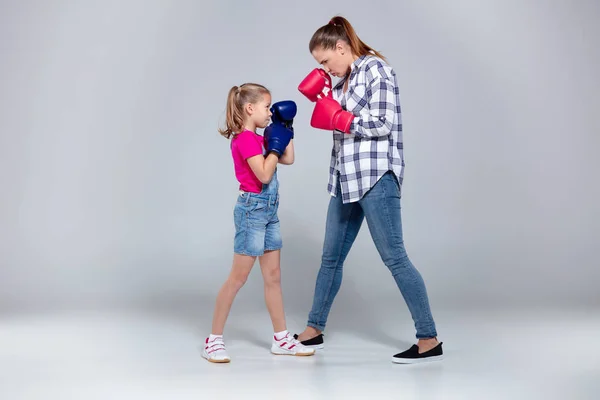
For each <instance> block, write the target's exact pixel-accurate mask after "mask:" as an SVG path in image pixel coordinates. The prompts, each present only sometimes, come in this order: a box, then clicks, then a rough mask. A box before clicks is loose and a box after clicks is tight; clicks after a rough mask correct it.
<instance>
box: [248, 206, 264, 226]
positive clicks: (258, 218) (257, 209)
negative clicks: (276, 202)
mask: <svg viewBox="0 0 600 400" xmlns="http://www.w3.org/2000/svg"><path fill="white" fill-rule="evenodd" d="M267 214H268V213H267V203H266V202H262V201H260V202H256V203H253V204H252V205H250V206H249V207H248V209H247V211H246V217H247V219H248V224H249V225H251V226H265V225H267V222H268V215H267Z"/></svg>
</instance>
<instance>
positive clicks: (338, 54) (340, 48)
mask: <svg viewBox="0 0 600 400" xmlns="http://www.w3.org/2000/svg"><path fill="white" fill-rule="evenodd" d="M312 56H313V57H314V58H315V60H316V61H317V62H318V63H319V64H321V65H322V66H323V68H324V69H325V71H326V72H327V73H329V74H331V75H333V76H336V77H338V78H341V77H343V76H345V75H346V74H347V73H348V71H349V70H350V65H352V62H353V58H352V52H351V51H350V46H348V44H347V43H345V42H343V41H341V40H338V42H337V44H336V46H335V48H333V49H324V48H322V47H316V48H315V49H314V50H313V52H312Z"/></svg>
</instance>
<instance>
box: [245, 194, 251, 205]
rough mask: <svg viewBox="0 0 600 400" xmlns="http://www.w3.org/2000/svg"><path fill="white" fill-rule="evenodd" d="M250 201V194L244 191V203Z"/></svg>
mask: <svg viewBox="0 0 600 400" xmlns="http://www.w3.org/2000/svg"><path fill="white" fill-rule="evenodd" d="M249 202H250V194H248V193H246V204H248V203H249Z"/></svg>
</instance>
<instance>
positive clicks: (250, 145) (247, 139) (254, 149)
mask: <svg viewBox="0 0 600 400" xmlns="http://www.w3.org/2000/svg"><path fill="white" fill-rule="evenodd" d="M253 136H254V134H253V133H252V132H243V133H241V134H240V135H239V136H238V137H237V138H236V139H235V144H236V146H237V148H238V151H239V152H240V154H241V156H242V158H243V159H244V160H246V159H248V158H250V157H254V156H256V155H259V154H262V153H263V151H262V147H261V145H260V143H259V142H258V140H256V138H255V137H253Z"/></svg>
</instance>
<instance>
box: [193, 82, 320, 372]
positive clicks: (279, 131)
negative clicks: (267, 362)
mask: <svg viewBox="0 0 600 400" xmlns="http://www.w3.org/2000/svg"><path fill="white" fill-rule="evenodd" d="M270 103H271V94H270V92H269V90H268V89H267V88H265V87H264V86H262V85H258V84H254V83H246V84H243V85H241V86H239V87H238V86H234V87H232V88H231V90H230V91H229V96H228V98H227V128H226V129H224V130H223V129H219V132H220V133H221V134H222V135H223V136H225V137H226V138H228V139H229V138H232V139H231V154H232V156H233V164H234V169H235V175H236V178H237V180H238V181H239V185H240V195H239V197H238V200H237V203H236V205H235V209H234V221H235V239H234V256H233V266H232V268H231V272H230V274H229V277H228V278H227V280H226V281H225V283H224V284H223V286H222V287H221V290H219V294H218V295H217V300H216V305H215V310H214V316H213V322H212V333H211V334H210V336H209V337H207V338H206V341H205V345H204V350H203V352H202V357H204V358H206V359H207V360H208V361H210V362H216V363H226V362H229V361H230V358H229V355H228V354H227V351H226V349H225V343H224V342H223V328H224V326H225V321H226V320H227V316H228V314H229V310H230V309H231V305H232V303H233V300H234V298H235V296H236V294H237V292H238V291H239V290H240V289H241V287H242V286H243V285H244V283H245V282H246V279H247V278H248V275H249V274H250V271H251V269H252V266H253V265H254V262H255V261H256V257H258V258H259V262H260V268H261V270H262V275H263V279H264V285H265V301H266V304H267V309H268V311H269V314H270V316H271V321H272V323H273V330H274V334H273V340H272V345H271V352H272V353H273V354H277V355H295V356H310V355H313V354H314V353H315V350H314V349H310V348H307V347H305V346H303V345H302V344H301V343H300V342H299V341H297V340H296V339H294V338H293V337H292V335H291V334H289V333H288V331H287V328H286V322H285V314H284V309H283V297H282V292H281V283H280V273H281V272H280V267H279V262H280V249H281V247H282V240H281V232H280V228H279V218H278V217H277V210H278V207H279V193H278V187H279V183H278V181H277V172H276V167H277V163H281V164H288V165H289V164H292V163H293V162H294V146H293V142H292V140H291V139H292V138H293V130H292V129H293V128H291V129H288V127H286V126H285V125H283V124H282V123H281V122H283V121H282V119H284V120H285V119H286V118H285V116H286V115H288V116H289V115H290V114H292V113H293V114H295V110H296V109H295V104H294V103H293V102H290V101H285V102H280V103H277V104H274V105H273V107H271V108H269V107H270V105H271V104H270ZM290 103H291V105H290ZM291 106H293V110H292V111H291V112H290V107H291ZM271 115H273V116H274V118H273V119H274V123H273V124H271V125H270V126H269V127H267V124H268V123H269V119H270V118H271ZM293 116H294V115H291V117H292V118H293ZM275 117H277V118H275ZM292 118H287V121H286V122H288V123H289V124H291V122H292V121H291V119H292ZM276 122H277V123H276ZM288 126H289V125H288ZM265 127H267V129H266V130H265V138H263V137H262V136H260V135H258V134H257V133H256V129H257V128H265ZM267 132H268V138H266V136H267Z"/></svg>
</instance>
